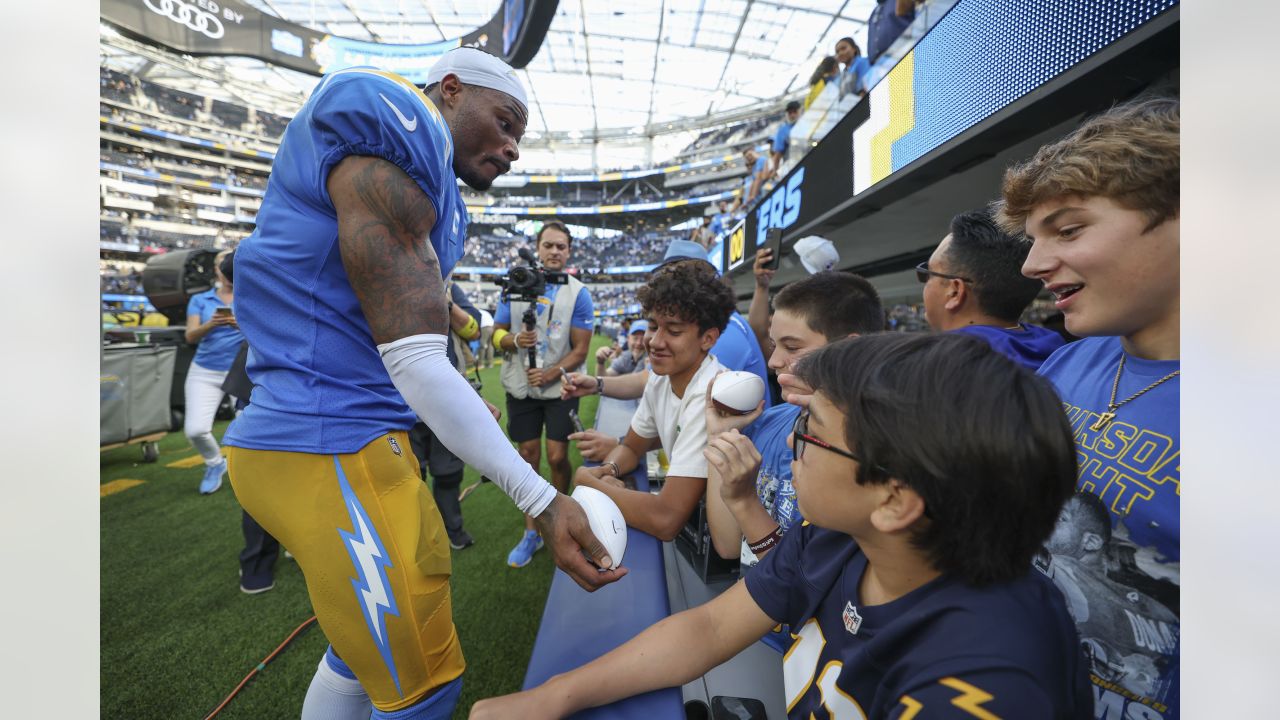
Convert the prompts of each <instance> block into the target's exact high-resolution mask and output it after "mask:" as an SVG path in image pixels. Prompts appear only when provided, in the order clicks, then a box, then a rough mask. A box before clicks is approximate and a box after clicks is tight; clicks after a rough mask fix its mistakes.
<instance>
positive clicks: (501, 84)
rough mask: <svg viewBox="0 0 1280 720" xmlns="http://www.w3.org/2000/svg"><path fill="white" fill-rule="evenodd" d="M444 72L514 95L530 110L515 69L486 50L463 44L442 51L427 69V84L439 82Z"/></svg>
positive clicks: (525, 109)
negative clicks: (462, 45)
mask: <svg viewBox="0 0 1280 720" xmlns="http://www.w3.org/2000/svg"><path fill="white" fill-rule="evenodd" d="M445 75H457V76H458V79H459V80H461V81H462V82H464V83H466V84H467V85H479V86H480V87H486V88H489V89H491V90H497V91H498V92H503V93H506V94H508V95H510V96H511V97H513V98H515V99H516V102H518V103H520V107H521V108H523V109H524V111H525V112H528V111H529V102H528V100H526V99H525V94H524V86H523V85H521V84H520V80H519V79H517V78H516V71H515V70H514V69H512V67H511V66H510V65H508V64H506V63H505V62H503V61H502V60H500V59H499V58H497V57H495V56H493V55H490V54H489V53H487V52H485V51H483V50H477V49H475V48H469V47H461V48H455V49H453V50H450V51H449V52H447V53H445V54H444V55H441V56H440V59H439V60H437V61H436V64H435V65H432V66H431V71H430V72H428V73H427V85H433V84H435V83H438V82H440V81H441V80H443V79H444V76H445Z"/></svg>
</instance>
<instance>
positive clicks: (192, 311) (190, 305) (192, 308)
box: [187, 293, 204, 322]
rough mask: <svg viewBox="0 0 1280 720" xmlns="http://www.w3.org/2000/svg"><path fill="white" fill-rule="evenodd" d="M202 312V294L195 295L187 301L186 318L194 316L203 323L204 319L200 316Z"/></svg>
mask: <svg viewBox="0 0 1280 720" xmlns="http://www.w3.org/2000/svg"><path fill="white" fill-rule="evenodd" d="M202 310H204V293H196V294H195V295H192V296H191V299H190V300H188V301H187V317H191V316H192V315H195V316H196V317H198V318H200V322H204V318H203V317H202V316H201V315H200V313H201V311H202Z"/></svg>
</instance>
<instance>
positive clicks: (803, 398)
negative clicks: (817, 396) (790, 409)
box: [778, 373, 813, 410]
mask: <svg viewBox="0 0 1280 720" xmlns="http://www.w3.org/2000/svg"><path fill="white" fill-rule="evenodd" d="M778 384H779V385H781V386H782V399H783V400H786V401H787V402H789V403H791V404H792V405H797V406H799V407H802V408H804V409H806V410H808V409H809V400H810V399H811V398H813V388H811V387H809V386H808V385H806V384H805V382H804V381H803V380H801V379H800V378H799V377H797V376H795V375H792V374H791V373H778Z"/></svg>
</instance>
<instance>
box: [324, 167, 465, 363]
mask: <svg viewBox="0 0 1280 720" xmlns="http://www.w3.org/2000/svg"><path fill="white" fill-rule="evenodd" d="M329 198H330V199H331V200H332V201H333V207H334V209H336V210H337V212H338V247H339V249H340V250H341V252H342V265H343V267H344V268H345V269H346V271H347V278H348V279H349V280H350V282H351V288H352V289H353V290H355V292H356V297H358V298H359V299H360V307H361V309H362V310H364V316H365V320H366V321H368V323H369V330H370V331H371V332H372V333H373V341H374V342H375V343H377V344H379V345H381V344H383V343H389V342H392V341H394V340H399V339H400V338H405V337H410V336H412V335H423V334H430V335H446V334H448V332H449V313H448V305H449V300H448V297H447V296H446V295H445V286H444V279H443V278H442V277H441V275H440V261H439V260H438V259H437V258H436V251H435V249H434V248H433V247H431V237H430V235H431V228H432V227H434V226H435V222H436V210H435V206H434V205H432V204H431V202H430V201H429V200H428V199H427V196H426V194H425V193H423V192H422V189H421V188H419V187H418V184H417V183H415V182H414V181H413V179H412V178H410V177H409V176H408V175H406V174H405V173H404V171H403V170H401V169H400V168H398V167H396V166H395V165H394V164H392V163H390V162H388V161H386V160H383V159H381V158H375V157H368V156H364V155H350V156H348V157H347V158H345V159H344V160H342V162H340V163H338V164H337V166H336V167H334V169H333V172H331V173H329Z"/></svg>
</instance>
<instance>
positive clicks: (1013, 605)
mask: <svg viewBox="0 0 1280 720" xmlns="http://www.w3.org/2000/svg"><path fill="white" fill-rule="evenodd" d="M866 569H867V557H866V555H864V554H863V553H862V551H861V549H860V548H859V547H858V545H857V543H856V542H854V540H853V538H851V537H849V536H848V535H845V534H843V533H839V532H835V531H832V530H826V529H823V528H819V527H817V526H816V525H810V524H807V523H804V524H801V525H800V526H799V527H796V528H793V529H792V530H791V532H789V533H787V534H786V536H785V537H783V539H782V542H781V543H780V544H779V545H778V547H776V548H774V549H773V551H771V552H770V553H769V554H768V555H765V556H764V558H763V559H761V560H760V564H759V565H756V567H755V569H753V570H752V571H751V572H750V573H748V574H747V576H746V585H747V592H749V593H750V594H751V598H752V599H753V600H754V601H755V603H756V604H757V605H758V606H759V607H760V609H761V610H763V611H764V613H765V614H766V615H768V616H769V617H770V618H772V619H773V620H774V621H776V622H779V623H787V624H789V625H790V626H791V631H792V634H793V635H794V636H795V638H796V639H795V642H794V643H793V644H792V646H791V648H790V649H789V650H788V651H787V654H786V657H785V658H784V659H783V664H782V673H783V681H784V686H785V689H786V700H787V708H788V710H787V717H790V718H810V717H823V718H828V717H830V718H836V717H840V718H846V717H847V718H903V717H921V718H926V717H927V718H944V717H945V718H990V717H1003V718H1043V719H1046V720H1047V719H1062V720H1066V719H1068V718H1070V720H1078V719H1079V718H1082V717H1088V713H1089V711H1088V708H1090V707H1092V704H1093V703H1092V697H1091V696H1090V694H1089V683H1088V679H1087V677H1086V671H1085V664H1084V658H1083V657H1081V655H1080V652H1079V647H1078V640H1077V636H1076V631H1075V628H1074V627H1073V625H1072V622H1071V617H1070V615H1068V614H1067V609H1066V607H1065V605H1064V602H1063V599H1062V595H1061V593H1059V592H1058V590H1057V588H1055V587H1054V586H1053V583H1052V582H1050V581H1049V580H1048V579H1047V578H1045V577H1044V576H1043V575H1041V574H1040V573H1038V572H1036V571H1034V570H1030V569H1029V570H1028V571H1027V573H1026V574H1025V575H1023V576H1022V577H1020V578H1018V579H1017V580H1014V581H1012V582H1007V583H998V584H993V585H988V586H985V587H981V588H975V587H971V586H969V585H965V584H964V583H962V582H960V581H958V580H957V579H955V578H952V577H950V576H948V575H943V576H941V577H939V578H936V579H934V580H933V581H931V582H929V583H928V584H926V585H924V586H923V587H920V588H917V589H916V590H914V591H912V592H910V593H908V594H907V595H904V596H903V597H900V598H898V599H897V600H894V601H892V602H888V603H884V604H881V605H873V606H865V605H863V604H862V603H861V600H860V595H859V592H858V587H859V583H860V581H861V580H862V575H863V573H864V572H865V571H866Z"/></svg>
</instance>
